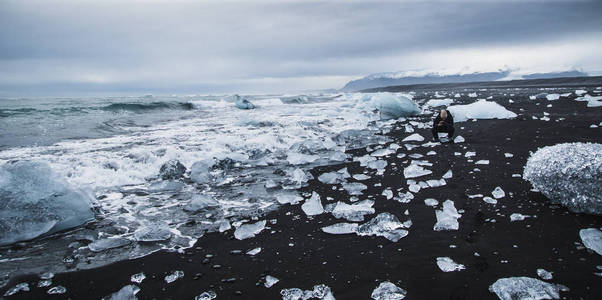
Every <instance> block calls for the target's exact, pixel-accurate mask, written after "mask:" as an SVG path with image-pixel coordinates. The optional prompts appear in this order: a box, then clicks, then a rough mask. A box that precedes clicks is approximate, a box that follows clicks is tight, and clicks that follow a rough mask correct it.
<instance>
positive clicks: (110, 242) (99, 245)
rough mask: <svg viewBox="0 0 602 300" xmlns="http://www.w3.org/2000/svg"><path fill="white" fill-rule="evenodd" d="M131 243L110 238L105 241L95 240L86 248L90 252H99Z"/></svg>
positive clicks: (117, 238) (120, 238)
mask: <svg viewBox="0 0 602 300" xmlns="http://www.w3.org/2000/svg"><path fill="white" fill-rule="evenodd" d="M130 243H131V241H130V240H128V239H126V238H122V237H111V238H105V239H99V240H96V241H94V242H92V243H90V244H88V248H89V249H90V250H91V251H92V252H101V251H104V250H108V249H113V248H119V247H123V246H126V245H129V244H130Z"/></svg>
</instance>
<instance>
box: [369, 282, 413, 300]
mask: <svg viewBox="0 0 602 300" xmlns="http://www.w3.org/2000/svg"><path fill="white" fill-rule="evenodd" d="M407 293H408V292H406V291H405V290H404V289H402V288H400V287H398V286H396V285H394V284H393V283H391V282H389V281H385V282H381V283H380V284H379V285H378V287H376V288H375V289H374V291H372V294H371V295H370V297H371V298H372V299H374V300H401V299H403V298H405V296H406V294H407Z"/></svg>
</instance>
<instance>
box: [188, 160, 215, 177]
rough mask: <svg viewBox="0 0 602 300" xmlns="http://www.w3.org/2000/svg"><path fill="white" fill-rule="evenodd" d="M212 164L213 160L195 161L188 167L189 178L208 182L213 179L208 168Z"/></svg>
mask: <svg viewBox="0 0 602 300" xmlns="http://www.w3.org/2000/svg"><path fill="white" fill-rule="evenodd" d="M213 164H214V161H213V160H203V161H197V162H195V163H194V164H192V166H191V167H190V179H191V180H192V181H194V182H196V183H210V182H211V181H212V180H213V176H212V175H211V174H210V173H209V168H211V167H212V166H213Z"/></svg>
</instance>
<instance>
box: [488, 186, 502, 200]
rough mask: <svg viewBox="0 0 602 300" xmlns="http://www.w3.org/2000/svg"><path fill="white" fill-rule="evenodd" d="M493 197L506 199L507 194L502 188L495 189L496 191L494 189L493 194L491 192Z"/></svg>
mask: <svg viewBox="0 0 602 300" xmlns="http://www.w3.org/2000/svg"><path fill="white" fill-rule="evenodd" d="M491 195H492V196H493V198H495V199H500V198H504V197H505V196H506V193H505V192H504V190H502V188H501V187H499V186H497V187H495V189H493V192H491Z"/></svg>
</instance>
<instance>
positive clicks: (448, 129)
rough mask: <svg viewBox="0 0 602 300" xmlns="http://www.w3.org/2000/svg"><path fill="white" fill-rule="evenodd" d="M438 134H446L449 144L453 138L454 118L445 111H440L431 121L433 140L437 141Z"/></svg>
mask: <svg viewBox="0 0 602 300" xmlns="http://www.w3.org/2000/svg"><path fill="white" fill-rule="evenodd" d="M439 132H445V133H447V137H448V138H449V140H450V142H453V140H452V138H453V137H454V118H453V117H452V114H451V113H450V112H449V111H448V110H447V109H442V110H441V111H440V112H439V114H437V117H436V118H435V120H434V121H433V138H434V139H435V141H439Z"/></svg>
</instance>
